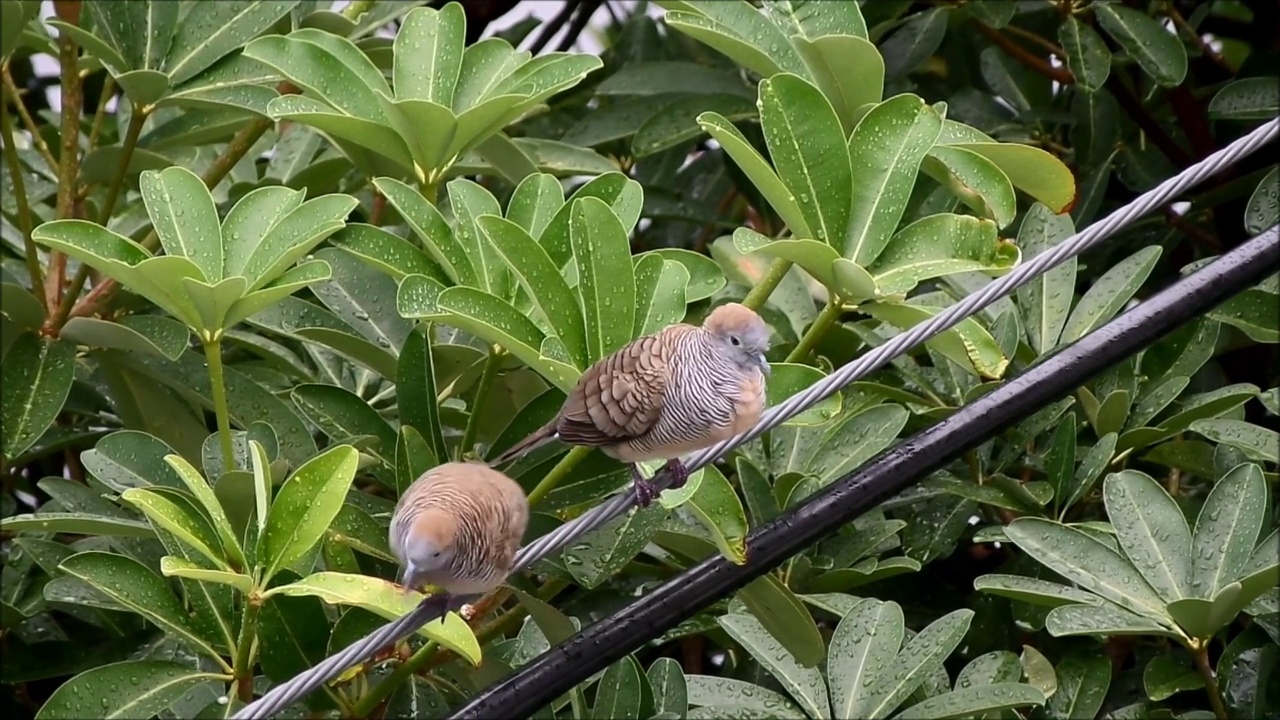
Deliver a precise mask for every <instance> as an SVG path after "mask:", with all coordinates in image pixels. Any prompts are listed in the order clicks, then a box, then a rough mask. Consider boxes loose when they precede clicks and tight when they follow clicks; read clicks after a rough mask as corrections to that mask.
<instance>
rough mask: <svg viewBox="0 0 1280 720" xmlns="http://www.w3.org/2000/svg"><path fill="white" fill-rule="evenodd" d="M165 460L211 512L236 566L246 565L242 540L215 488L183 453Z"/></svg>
mask: <svg viewBox="0 0 1280 720" xmlns="http://www.w3.org/2000/svg"><path fill="white" fill-rule="evenodd" d="M164 461H165V462H167V463H169V467H172V468H173V469H174V470H175V471H177V473H178V477H180V478H182V482H183V483H184V484H185V485H186V486H187V489H188V490H190V491H191V494H192V495H194V496H195V497H196V500H197V501H199V503H200V505H201V506H202V507H203V508H204V510H205V512H207V513H209V518H210V519H211V520H212V521H213V529H214V530H215V531H216V532H217V533H218V538H219V539H220V540H221V541H222V550H223V552H225V553H227V554H228V555H230V557H231V560H232V562H233V563H235V565H236V566H239V567H244V566H245V557H244V550H243V549H242V548H241V547H240V540H239V539H238V538H237V537H236V533H235V531H233V530H232V529H231V521H230V520H228V519H227V514H226V512H225V511H223V509H222V503H220V502H218V498H217V497H216V496H215V495H214V494H213V488H212V487H210V486H209V483H207V482H205V479H204V478H203V477H201V475H200V471H199V470H196V469H195V468H194V467H192V466H191V463H189V462H187V461H186V460H185V459H183V457H182V456H181V455H165V456H164Z"/></svg>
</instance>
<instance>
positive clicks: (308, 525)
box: [258, 445, 360, 582]
mask: <svg viewBox="0 0 1280 720" xmlns="http://www.w3.org/2000/svg"><path fill="white" fill-rule="evenodd" d="M359 455H360V453H359V452H357V451H356V449H355V448H354V447H352V446H350V445H337V446H335V447H332V448H329V449H328V450H326V451H324V452H322V453H320V454H319V455H316V456H315V457H313V458H311V459H310V460H308V461H307V462H306V463H304V464H303V465H302V466H301V467H299V468H298V469H297V470H296V471H294V473H293V475H292V476H291V477H290V478H289V479H288V480H286V481H285V482H284V484H283V485H281V486H280V492H279V493H278V494H277V495H276V498H275V501H274V502H273V503H272V505H271V510H270V512H269V514H268V516H267V529H266V531H265V532H263V534H262V535H261V536H260V537H259V538H258V559H259V563H260V564H262V565H264V566H265V567H266V572H265V574H264V576H263V582H266V581H267V580H269V579H270V578H271V576H272V575H274V574H275V573H276V571H278V570H279V569H280V568H283V567H287V566H289V565H291V564H293V563H294V562H296V561H297V560H298V559H299V558H301V557H302V556H304V555H306V554H307V553H308V552H310V551H311V549H312V548H314V547H315V546H316V544H317V543H319V542H320V540H321V539H322V538H323V537H324V534H325V531H326V530H327V529H328V528H329V525H330V524H332V523H333V518H334V517H335V516H336V515H337V514H338V511H339V510H340V509H341V508H342V503H343V501H345V500H346V497H347V490H348V489H349V488H350V486H351V481H352V479H354V478H355V473H356V465H357V463H358V462H359Z"/></svg>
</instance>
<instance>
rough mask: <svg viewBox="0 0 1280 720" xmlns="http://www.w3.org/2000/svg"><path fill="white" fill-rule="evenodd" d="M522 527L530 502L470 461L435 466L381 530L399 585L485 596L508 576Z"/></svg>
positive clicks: (410, 489) (516, 487)
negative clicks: (384, 531) (396, 562)
mask: <svg viewBox="0 0 1280 720" xmlns="http://www.w3.org/2000/svg"><path fill="white" fill-rule="evenodd" d="M528 522H529V502H528V499H527V498H526V497H525V494H524V490H523V489H522V488H521V487H520V486H519V485H518V484H517V483H516V482H515V481H514V480H512V479H511V478H509V477H507V476H506V475H503V474H502V473H500V472H498V471H496V470H494V469H493V468H490V467H489V466H487V465H484V464H481V463H474V462H451V463H445V464H443V465H438V466H436V467H434V468H432V469H430V470H428V471H427V472H425V473H423V474H422V476H421V477H419V478H418V479H417V480H415V481H414V482H413V484H412V485H410V486H409V487H408V489H406V490H405V491H404V493H403V494H402V495H401V496H400V500H399V501H398V502H397V503H396V508H395V512H394V513H393V515H392V518H391V527H390V528H389V530H388V541H389V544H390V546H391V552H392V554H394V555H395V556H396V558H397V559H398V560H399V561H400V565H401V566H402V567H403V572H402V576H401V580H402V584H403V585H405V586H406V587H407V588H410V589H416V588H419V587H421V586H422V585H424V584H427V583H430V584H432V585H435V586H437V587H439V588H440V589H442V590H443V591H444V593H443V594H442V595H441V596H440V597H441V599H442V602H444V603H445V605H446V607H447V603H448V595H470V594H476V593H485V592H488V591H490V590H492V589H494V588H496V587H498V586H499V585H501V584H502V583H503V581H505V580H506V578H507V575H509V574H510V572H511V568H512V565H513V562H514V560H515V554H516V551H517V550H518V549H519V548H520V541H521V539H522V538H523V537H524V531H525V528H526V527H527V525H528Z"/></svg>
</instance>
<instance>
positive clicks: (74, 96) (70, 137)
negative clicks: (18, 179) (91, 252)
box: [42, 0, 84, 333]
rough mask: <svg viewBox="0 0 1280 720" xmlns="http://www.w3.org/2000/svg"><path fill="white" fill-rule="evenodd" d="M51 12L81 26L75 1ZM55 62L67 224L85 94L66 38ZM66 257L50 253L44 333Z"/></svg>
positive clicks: (61, 198)
mask: <svg viewBox="0 0 1280 720" xmlns="http://www.w3.org/2000/svg"><path fill="white" fill-rule="evenodd" d="M53 6H54V11H55V12H56V13H57V14H58V18H59V19H60V20H62V21H63V22H66V23H70V24H72V25H78V24H79V23H80V9H81V5H80V3H79V2H78V0H55V2H54V4H53ZM58 62H59V64H60V65H61V66H62V67H61V70H62V78H61V86H62V87H61V90H62V131H61V132H62V145H61V147H59V149H58V155H59V157H58V160H59V165H58V203H57V218H58V219H59V220H66V219H69V218H72V217H74V216H75V214H76V212H75V211H76V192H75V191H76V189H77V187H78V184H77V180H78V179H79V176H80V113H81V110H82V109H83V107H84V94H83V92H81V88H80V69H79V68H80V49H79V47H77V46H76V42H75V40H74V39H73V38H72V37H71V36H70V35H68V34H66V33H62V34H61V35H59V36H58ZM66 273H67V256H66V255H65V254H63V253H61V252H58V251H57V250H54V251H52V252H50V253H49V274H48V278H49V282H47V283H45V286H44V290H45V303H46V306H47V307H48V308H49V319H48V320H46V321H45V327H44V328H42V331H43V332H46V333H47V332H49V331H50V330H53V332H56V330H54V329H53V328H54V327H56V326H52V325H50V321H52V320H53V318H54V317H56V316H57V314H58V308H59V306H60V305H61V304H62V290H63V288H62V284H63V282H64V281H65V279H66Z"/></svg>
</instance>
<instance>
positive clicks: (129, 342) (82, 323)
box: [61, 315, 191, 360]
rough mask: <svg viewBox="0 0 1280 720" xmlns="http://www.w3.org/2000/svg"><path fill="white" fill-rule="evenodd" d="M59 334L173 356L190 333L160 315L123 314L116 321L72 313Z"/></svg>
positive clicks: (74, 339)
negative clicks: (73, 314)
mask: <svg viewBox="0 0 1280 720" xmlns="http://www.w3.org/2000/svg"><path fill="white" fill-rule="evenodd" d="M61 337H63V338H65V339H67V340H70V341H72V342H76V343H80V344H83V345H88V346H90V347H100V348H113V349H116V350H132V351H136V352H149V353H153V354H155V355H159V356H161V357H165V358H168V359H170V360H177V359H178V358H179V357H181V356H182V353H183V351H185V350H186V349H187V347H188V346H189V345H190V343H191V333H190V332H189V331H188V330H187V328H186V327H185V326H184V325H183V324H182V323H179V322H175V321H173V320H171V319H169V318H167V317H164V316H163V315H126V316H124V317H122V318H120V319H119V320H117V321H116V322H109V321H107V320H100V319H98V318H89V317H74V318H71V319H70V320H68V321H67V324H66V325H64V326H62V333H61Z"/></svg>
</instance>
